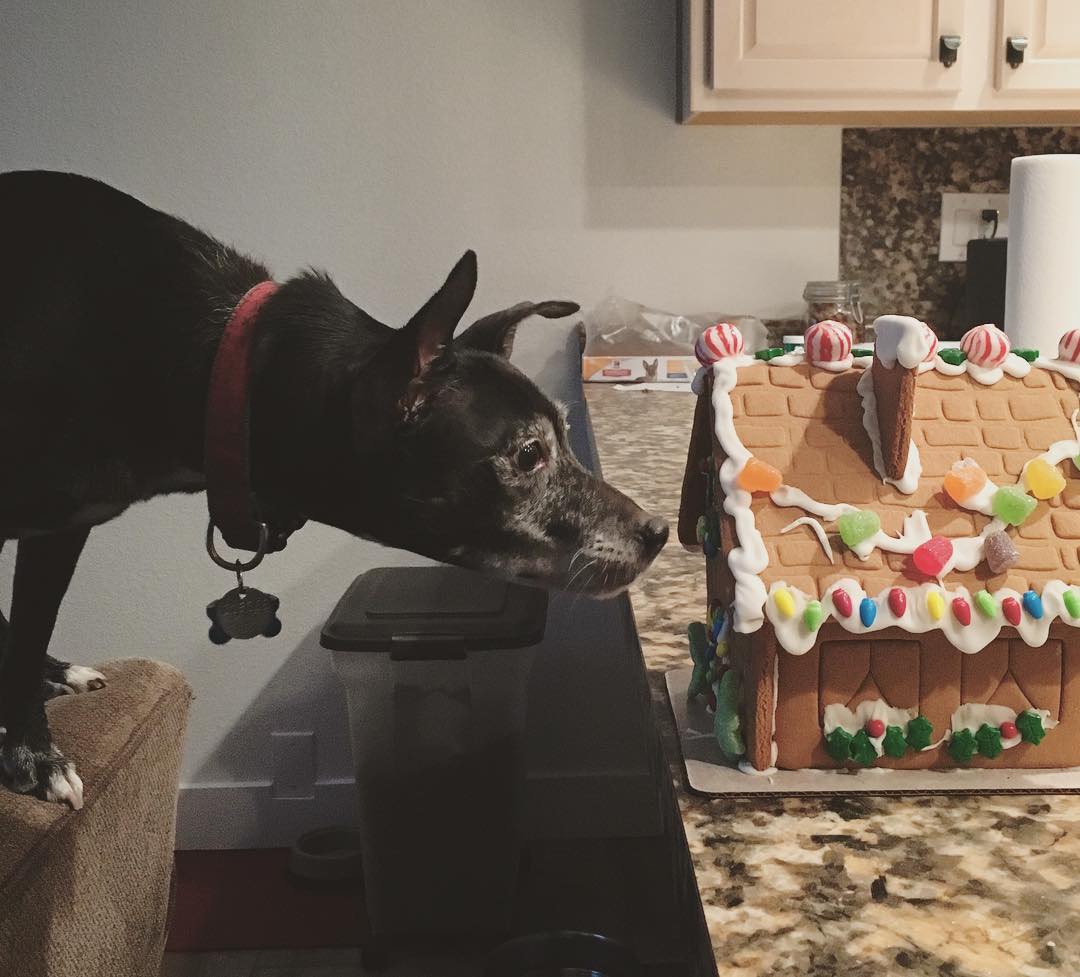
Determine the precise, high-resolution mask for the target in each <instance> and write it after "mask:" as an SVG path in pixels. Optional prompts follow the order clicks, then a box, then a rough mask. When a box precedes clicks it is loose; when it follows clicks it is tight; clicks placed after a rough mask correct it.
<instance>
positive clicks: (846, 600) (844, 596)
mask: <svg viewBox="0 0 1080 977" xmlns="http://www.w3.org/2000/svg"><path fill="white" fill-rule="evenodd" d="M832 602H833V606H834V607H835V608H836V612H837V613H838V614H839V615H840V616H841V617H851V594H849V593H848V592H847V591H846V590H843V589H839V590H834V591H833V592H832Z"/></svg>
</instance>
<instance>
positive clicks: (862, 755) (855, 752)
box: [851, 729, 877, 767]
mask: <svg viewBox="0 0 1080 977" xmlns="http://www.w3.org/2000/svg"><path fill="white" fill-rule="evenodd" d="M851 759H852V760H854V761H855V762H856V763H859V764H861V765H862V766H864V767H868V766H870V764H871V763H873V762H874V761H875V760H876V759H877V750H875V749H874V744H873V743H871V742H870V737H869V735H868V734H867V732H866V730H865V729H860V730H859V731H858V732H857V733H856V734H855V735H854V736H852V737H851Z"/></svg>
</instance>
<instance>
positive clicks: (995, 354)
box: [960, 322, 1012, 369]
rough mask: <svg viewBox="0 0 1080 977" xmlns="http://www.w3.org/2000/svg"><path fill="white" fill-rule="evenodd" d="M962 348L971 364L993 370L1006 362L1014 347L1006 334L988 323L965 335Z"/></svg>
mask: <svg viewBox="0 0 1080 977" xmlns="http://www.w3.org/2000/svg"><path fill="white" fill-rule="evenodd" d="M960 348H961V349H962V350H963V351H964V353H965V355H966V356H967V358H968V362H969V363H974V364H975V365H976V366H983V367H986V368H987V369H993V368H994V367H998V366H1001V364H1002V363H1004V362H1005V358H1006V357H1007V356H1008V355H1009V350H1010V349H1011V348H1012V345H1011V343H1010V342H1009V337H1008V336H1006V335H1005V333H1004V332H1002V331H1001V330H1000V329H998V327H997V326H995V325H994V324H993V323H989V322H987V323H984V324H983V325H981V326H976V327H975V328H974V329H969V330H968V331H967V332H966V333H964V335H963V338H962V339H961V340H960Z"/></svg>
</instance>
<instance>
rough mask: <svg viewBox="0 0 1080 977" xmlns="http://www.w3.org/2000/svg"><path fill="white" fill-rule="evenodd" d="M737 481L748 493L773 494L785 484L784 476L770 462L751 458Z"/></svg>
mask: <svg viewBox="0 0 1080 977" xmlns="http://www.w3.org/2000/svg"><path fill="white" fill-rule="evenodd" d="M736 481H737V482H738V483H739V488H741V489H744V490H745V491H747V492H772V491H774V490H776V489H778V488H780V486H781V485H783V484H784V476H783V475H781V474H780V472H779V471H778V470H777V469H776V468H773V466H772V465H770V464H769V463H768V462H764V461H761V460H760V459H758V458H750V459H749V460H748V461H747V463H746V464H745V465H743V467H742V471H741V472H739V477H738V478H737V479H736Z"/></svg>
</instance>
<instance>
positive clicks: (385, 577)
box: [321, 566, 548, 659]
mask: <svg viewBox="0 0 1080 977" xmlns="http://www.w3.org/2000/svg"><path fill="white" fill-rule="evenodd" d="M547 603H548V596H547V591H545V590H541V589H539V588H536V587H526V586H524V585H523V584H517V583H511V582H509V581H506V580H498V579H494V578H491V577H486V576H483V575H482V574H479V573H476V572H474V571H472V570H462V569H460V568H458V567H448V566H434V567H379V568H377V569H375V570H369V571H368V572H367V573H362V574H361V575H360V576H359V577H357V578H356V579H355V580H354V581H353V582H352V585H351V586H350V587H349V589H348V590H347V591H345V595H344V596H343V597H342V598H341V600H340V601H338V605H337V607H335V608H334V611H333V613H332V614H331V615H330V618H329V620H328V621H327V622H326V624H325V626H324V627H323V629H322V636H321V643H322V646H323V647H324V648H329V649H331V650H332V651H375V652H383V653H386V652H389V653H391V655H392V656H393V657H395V658H406V659H408V658H421V659H428V658H460V657H463V656H464V654H465V653H466V652H468V651H489V650H493V649H497V648H526V647H529V646H530V645H535V644H537V643H539V642H540V641H541V640H542V639H543V637H544V627H545V625H546V623H547Z"/></svg>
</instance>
